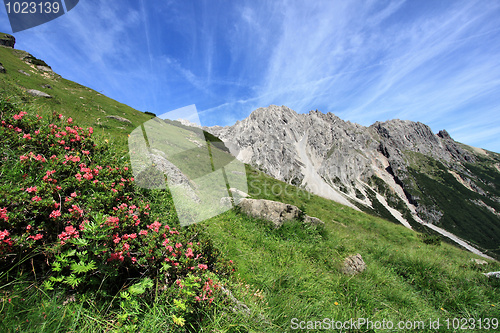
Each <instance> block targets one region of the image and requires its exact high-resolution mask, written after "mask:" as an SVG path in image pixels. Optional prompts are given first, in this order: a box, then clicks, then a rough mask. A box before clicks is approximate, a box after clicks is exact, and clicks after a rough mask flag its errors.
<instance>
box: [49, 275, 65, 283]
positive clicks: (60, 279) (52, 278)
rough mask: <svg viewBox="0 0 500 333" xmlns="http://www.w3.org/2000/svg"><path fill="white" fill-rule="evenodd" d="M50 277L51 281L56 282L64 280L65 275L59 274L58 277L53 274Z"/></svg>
mask: <svg viewBox="0 0 500 333" xmlns="http://www.w3.org/2000/svg"><path fill="white" fill-rule="evenodd" d="M49 279H50V281H54V282H62V281H63V280H64V276H58V277H55V276H51V277H50V278H49Z"/></svg>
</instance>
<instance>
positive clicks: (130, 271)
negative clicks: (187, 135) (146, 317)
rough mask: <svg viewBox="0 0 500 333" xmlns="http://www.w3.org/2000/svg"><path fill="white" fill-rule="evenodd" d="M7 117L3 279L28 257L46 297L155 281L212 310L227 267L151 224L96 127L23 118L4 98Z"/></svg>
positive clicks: (1, 202) (2, 137)
mask: <svg viewBox="0 0 500 333" xmlns="http://www.w3.org/2000/svg"><path fill="white" fill-rule="evenodd" d="M0 116H1V125H0V146H1V147H0V152H1V155H0V158H1V159H2V176H1V178H0V193H1V194H2V195H1V196H0V268H1V269H2V270H7V269H9V268H10V267H12V266H14V265H21V262H22V261H23V260H22V259H23V258H25V257H26V256H28V255H29V256H34V257H33V258H34V261H33V263H30V269H31V268H33V269H34V270H36V275H37V276H38V277H43V278H44V282H43V284H44V286H45V288H47V289H53V288H55V287H56V286H61V285H62V286H69V287H70V288H89V287H92V286H100V287H102V285H103V281H107V283H108V285H109V286H110V288H111V287H112V286H118V287H119V286H121V285H123V283H125V281H126V279H129V278H134V277H142V278H146V277H150V278H156V279H157V281H161V282H162V283H163V284H164V286H165V287H166V288H170V289H172V288H173V290H177V291H176V293H177V292H180V293H182V292H185V290H186V289H184V288H186V287H185V286H186V285H189V288H188V289H189V290H190V292H189V293H188V294H184V297H189V298H190V299H189V301H188V300H187V299H186V300H185V302H191V303H190V304H191V305H192V306H195V304H201V303H203V304H210V303H212V301H213V300H214V290H216V289H217V285H216V283H215V282H214V278H213V275H210V276H212V277H208V276H209V272H208V271H210V270H213V271H215V269H216V267H218V265H220V263H217V258H216V255H215V254H214V253H215V252H214V250H213V248H212V247H211V245H210V244H208V243H206V242H200V240H198V239H196V237H195V236H193V235H188V234H187V233H185V232H181V231H179V229H178V226H176V225H175V222H174V223H173V224H172V223H170V225H169V224H167V223H166V222H165V221H162V220H161V219H160V218H153V214H151V206H150V204H149V203H148V201H147V200H146V199H145V197H144V196H142V195H140V194H139V192H138V191H137V190H136V188H135V187H134V178H133V177H132V174H131V171H130V170H129V169H128V167H127V164H126V162H124V161H122V160H120V159H118V158H116V157H114V156H112V155H111V154H110V153H109V152H108V151H107V147H105V146H98V145H97V144H96V143H95V141H94V140H93V138H92V135H93V129H92V128H82V127H79V126H77V125H75V124H74V123H73V121H72V119H71V118H69V119H67V120H65V119H64V117H63V116H62V115H57V114H54V115H53V116H52V117H51V119H48V120H45V119H43V118H42V117H41V116H39V115H36V116H33V115H30V114H28V113H26V112H24V111H21V112H18V110H17V109H16V107H15V106H14V105H12V104H11V103H9V102H8V101H5V100H3V99H0ZM170 222H172V219H171V218H170ZM226 266H227V265H226ZM217 270H218V269H217ZM222 271H224V270H223V269H221V272H222ZM226 271H230V269H226ZM210 274H211V273H210ZM158 277H161V278H160V279H158ZM186 281H187V282H186ZM147 285H149V284H147ZM177 318H180V317H177ZM180 322H182V320H180Z"/></svg>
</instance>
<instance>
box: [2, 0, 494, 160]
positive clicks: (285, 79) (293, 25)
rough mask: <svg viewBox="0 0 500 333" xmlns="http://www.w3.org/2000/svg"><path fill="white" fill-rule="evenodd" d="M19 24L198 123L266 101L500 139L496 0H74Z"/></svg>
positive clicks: (140, 101)
mask: <svg viewBox="0 0 500 333" xmlns="http://www.w3.org/2000/svg"><path fill="white" fill-rule="evenodd" d="M0 31H3V32H7V33H10V32H11V31H12V30H11V29H10V26H9V24H8V20H7V14H6V12H5V8H4V7H3V6H1V9H0ZM15 37H16V39H17V43H16V48H19V49H24V50H27V51H28V52H30V53H32V54H34V55H35V56H36V57H38V58H41V59H43V60H45V61H46V62H47V63H48V64H49V65H51V66H52V68H53V69H54V70H55V71H56V72H57V73H59V74H61V75H62V76H63V77H65V78H67V79H70V80H73V81H76V82H78V83H80V84H83V85H86V86H89V87H91V88H93V89H95V90H97V91H100V92H102V93H104V94H106V95H107V96H109V97H112V98H114V99H116V100H118V101H120V102H122V103H125V104H128V105H130V106H132V107H134V108H136V109H138V110H141V111H151V112H154V113H156V114H162V113H165V112H168V111H171V110H174V109H177V108H180V107H184V106H187V105H191V104H195V105H196V107H197V109H198V111H199V114H200V120H201V123H202V125H206V126H211V125H222V126H224V125H232V124H233V123H234V122H236V120H241V119H243V118H245V117H247V116H248V115H249V114H250V113H251V112H252V111H253V110H254V109H256V108H258V107H263V106H268V105H270V104H277V105H286V106H288V107H290V108H292V109H294V110H296V111H297V112H299V113H304V112H308V111H309V110H315V109H318V110H320V111H322V112H333V113H335V114H336V115H338V116H339V117H341V118H342V119H344V120H350V121H352V122H357V123H359V124H362V125H365V126H368V125H370V124H372V123H373V122H375V121H377V120H379V121H385V120H388V119H393V118H399V119H410V120H414V121H420V122H423V123H426V124H428V125H430V126H431V128H432V129H433V131H434V132H437V131H439V130H440V129H447V130H448V132H449V133H450V134H451V136H452V137H453V138H454V139H455V140H458V141H461V142H464V143H467V144H470V145H473V146H478V147H483V148H486V149H490V150H493V151H496V152H500V135H499V133H500V2H499V1H470V0H467V1H430V0H428V1H424V0H422V1H355V0H349V1H331V0H330V1H298V0H297V1H286V0H276V1H256V0H253V1H215V0H212V1H201V0H200V1H188V0H182V1H147V0H141V1H139V0H131V1H127V0H120V1H97V0H80V2H79V4H78V5H77V6H76V7H75V8H74V9H73V10H71V11H70V12H68V13H67V14H65V15H63V16H61V17H59V18H57V19H56V20H53V21H51V22H48V23H46V24H43V25H41V26H38V27H35V28H32V29H29V30H25V31H22V32H19V33H16V34H15Z"/></svg>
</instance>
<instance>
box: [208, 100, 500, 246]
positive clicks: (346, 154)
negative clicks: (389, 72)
mask: <svg viewBox="0 0 500 333" xmlns="http://www.w3.org/2000/svg"><path fill="white" fill-rule="evenodd" d="M205 130H207V131H208V132H210V133H212V134H213V135H215V136H217V137H219V138H220V139H221V140H222V141H224V143H225V144H226V146H227V147H228V148H229V149H230V151H231V153H232V154H233V155H234V156H236V157H237V158H238V159H239V160H240V161H242V162H245V163H248V164H251V165H252V166H255V167H257V168H259V169H260V170H262V171H264V172H265V173H267V174H269V175H271V176H272V177H274V178H276V179H279V180H283V181H286V182H288V183H290V184H294V185H298V186H302V187H304V188H306V189H308V190H310V191H311V192H313V193H315V194H318V195H321V196H324V197H327V198H330V199H333V200H335V201H337V202H340V203H343V204H346V205H349V206H351V207H354V208H357V209H361V210H365V211H366V210H368V211H371V212H374V213H376V214H378V215H381V216H383V217H386V218H388V219H390V220H393V221H397V222H400V223H403V224H404V225H406V226H407V227H413V228H414V229H419V230H421V231H422V230H423V229H427V228H424V227H423V225H427V226H428V227H430V228H432V229H433V230H434V231H438V232H441V233H443V234H444V233H446V232H445V231H444V230H442V229H446V230H448V231H449V232H452V233H453V234H455V235H458V236H460V237H461V238H464V239H466V240H468V243H472V244H474V245H475V246H479V247H480V248H482V249H483V250H486V251H489V252H490V253H492V254H495V252H496V254H500V249H499V248H498V244H500V218H499V214H498V213H499V212H500V204H499V203H500V191H499V190H500V167H499V166H500V157H499V156H500V155H499V154H496V153H492V152H486V151H484V150H482V149H478V148H473V147H469V146H466V145H463V144H461V143H457V142H455V141H454V140H453V139H452V138H451V137H450V135H449V134H448V133H447V132H446V131H445V130H443V131H440V132H439V133H438V134H434V133H433V132H432V130H431V129H430V127H429V126H427V125H425V124H422V123H420V122H412V121H406V120H389V121H386V122H376V123H375V124H373V125H371V126H369V127H365V126H361V125H359V124H355V123H351V122H349V121H343V120H342V119H340V118H339V117H337V116H335V115H334V114H332V113H327V114H324V113H321V112H319V111H317V110H316V111H311V112H309V113H308V114H297V113H296V112H295V111H293V110H291V109H289V108H288V107H286V106H275V105H271V106H269V107H267V108H259V109H257V110H255V111H254V112H252V113H251V114H250V116H249V117H248V118H246V119H244V120H242V121H238V122H236V124H234V125H233V126H228V127H219V126H215V127H209V128H205ZM461 245H462V246H464V247H467V246H468V244H467V243H463V244H461Z"/></svg>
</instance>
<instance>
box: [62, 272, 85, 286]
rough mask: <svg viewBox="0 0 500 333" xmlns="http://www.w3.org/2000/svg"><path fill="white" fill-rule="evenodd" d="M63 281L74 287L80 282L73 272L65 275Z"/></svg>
mask: <svg viewBox="0 0 500 333" xmlns="http://www.w3.org/2000/svg"><path fill="white" fill-rule="evenodd" d="M65 282H66V283H67V284H69V285H70V286H71V288H75V287H76V286H78V284H80V282H82V279H81V278H77V277H76V276H75V275H74V274H71V275H70V276H67V277H66V278H65Z"/></svg>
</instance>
